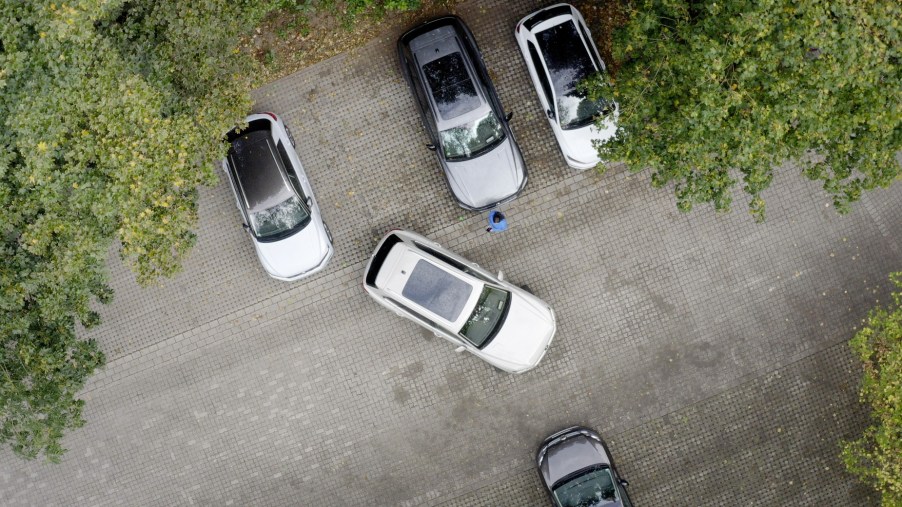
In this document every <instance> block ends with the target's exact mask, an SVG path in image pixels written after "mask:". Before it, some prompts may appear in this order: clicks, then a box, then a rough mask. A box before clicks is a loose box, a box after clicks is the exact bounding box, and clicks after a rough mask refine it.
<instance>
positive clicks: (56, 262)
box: [0, 0, 270, 461]
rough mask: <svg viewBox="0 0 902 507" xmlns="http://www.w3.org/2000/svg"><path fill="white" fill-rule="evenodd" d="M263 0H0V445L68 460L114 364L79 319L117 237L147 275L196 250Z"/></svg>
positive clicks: (102, 295) (243, 94)
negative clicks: (85, 335) (68, 434)
mask: <svg viewBox="0 0 902 507" xmlns="http://www.w3.org/2000/svg"><path fill="white" fill-rule="evenodd" d="M269 8H270V6H269V5H268V4H267V3H265V2H253V1H252V0H237V1H236V0H202V1H192V2H180V1H177V0H154V1H150V0H140V1H125V0H73V1H69V2H66V3H62V2H60V3H57V2H54V1H39V0H32V1H29V2H21V1H16V0H7V1H4V2H2V3H0V123H2V128H0V249H2V258H3V261H2V264H0V312H2V313H0V333H2V334H0V338H2V346H0V407H2V408H0V443H9V444H10V445H11V447H12V449H13V450H14V451H15V452H16V453H18V454H20V455H22V456H25V457H30V458H33V457H36V456H38V455H40V454H43V455H44V456H45V457H46V458H47V459H49V460H51V461H56V460H58V459H59V458H60V457H61V455H62V453H63V452H64V449H63V448H62V446H61V444H60V440H61V438H62V436H63V434H64V432H65V431H66V430H68V429H71V428H76V427H79V426H80V425H82V424H83V423H84V420H83V419H82V417H81V414H82V407H83V401H81V400H78V399H76V396H77V393H78V392H79V390H80V389H81V388H82V387H83V386H84V384H85V382H86V380H87V379H88V377H89V376H90V375H91V374H92V373H93V372H94V371H95V370H96V369H97V368H100V367H102V366H103V364H104V360H105V358H104V355H103V353H102V352H101V351H100V349H99V347H98V345H97V344H96V343H94V342H90V341H81V340H79V339H78V338H77V336H76V332H75V326H76V324H81V325H84V326H85V327H91V326H93V325H96V324H97V323H98V322H99V315H98V314H97V313H96V312H95V311H93V310H92V305H93V304H95V302H100V303H105V302H107V301H109V300H110V298H111V297H112V292H111V290H110V288H109V287H108V286H107V276H108V275H107V273H106V270H105V260H106V256H107V252H108V251H109V249H110V248H111V246H112V245H113V244H114V241H115V242H117V243H118V245H119V250H120V253H121V255H122V257H123V258H124V259H125V261H126V262H128V263H129V264H130V266H131V267H132V269H133V270H134V271H135V273H136V275H137V277H138V280H139V281H140V282H141V283H151V282H153V281H154V280H155V279H157V278H158V277H159V276H169V275H172V274H173V273H175V272H177V271H178V269H179V266H180V263H181V260H182V259H183V258H184V256H185V255H186V254H187V252H188V251H189V249H190V248H191V246H192V244H193V243H194V234H193V233H192V232H191V231H192V229H193V228H194V226H195V223H196V220H197V190H196V189H197V187H198V186H199V185H202V184H211V183H213V182H215V181H216V177H215V172H214V164H215V162H216V161H217V160H219V159H220V158H221V157H222V156H223V155H224V153H225V149H226V148H225V145H224V143H223V142H222V135H223V134H224V133H225V132H226V131H228V130H229V129H230V128H231V127H232V126H234V125H235V124H236V123H238V122H240V121H241V118H242V117H243V116H244V115H245V114H246V112H247V110H249V106H250V98H249V94H248V90H249V89H250V78H249V76H251V75H252V72H250V70H251V68H250V62H249V60H248V58H247V57H246V56H245V55H244V54H242V53H240V52H238V51H237V38H238V36H239V35H240V34H241V33H244V32H245V31H246V30H248V29H250V28H251V27H252V26H253V25H254V23H255V22H256V20H258V19H259V18H260V17H261V16H262V15H263V14H264V13H265V12H266V10H267V9H269Z"/></svg>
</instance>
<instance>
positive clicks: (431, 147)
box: [426, 143, 435, 151]
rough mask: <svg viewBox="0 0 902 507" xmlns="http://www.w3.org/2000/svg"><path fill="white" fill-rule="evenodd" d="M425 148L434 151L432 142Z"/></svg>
mask: <svg viewBox="0 0 902 507" xmlns="http://www.w3.org/2000/svg"><path fill="white" fill-rule="evenodd" d="M426 148H427V149H429V150H430V151H435V145H434V144H432V143H428V144H427V145H426Z"/></svg>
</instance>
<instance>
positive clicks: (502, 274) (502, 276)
mask: <svg viewBox="0 0 902 507" xmlns="http://www.w3.org/2000/svg"><path fill="white" fill-rule="evenodd" d="M498 279H499V280H504V271H499V272H498Z"/></svg>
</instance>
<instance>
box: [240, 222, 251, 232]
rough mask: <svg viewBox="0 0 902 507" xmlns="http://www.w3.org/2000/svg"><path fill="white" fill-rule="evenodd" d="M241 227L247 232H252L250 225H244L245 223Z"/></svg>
mask: <svg viewBox="0 0 902 507" xmlns="http://www.w3.org/2000/svg"><path fill="white" fill-rule="evenodd" d="M241 227H242V228H244V230H245V231H248V230H250V228H251V226H249V225H247V224H244V223H243V224H241Z"/></svg>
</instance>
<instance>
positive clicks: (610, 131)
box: [561, 111, 617, 164]
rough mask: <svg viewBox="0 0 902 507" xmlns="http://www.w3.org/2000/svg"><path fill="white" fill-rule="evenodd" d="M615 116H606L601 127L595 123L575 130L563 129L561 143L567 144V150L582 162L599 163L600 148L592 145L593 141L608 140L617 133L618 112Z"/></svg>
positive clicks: (571, 155)
mask: <svg viewBox="0 0 902 507" xmlns="http://www.w3.org/2000/svg"><path fill="white" fill-rule="evenodd" d="M614 115H615V116H614V118H611V117H608V118H605V119H604V120H603V121H602V123H601V128H598V127H597V126H595V124H594V123H593V124H591V125H587V126H585V127H583V128H578V129H573V130H561V143H562V144H564V145H566V148H567V149H566V150H565V152H566V153H567V155H569V156H570V157H572V158H574V159H575V161H576V162H577V163H580V164H597V163H598V162H600V161H601V159H600V158H599V157H598V150H597V149H596V148H595V146H593V145H592V141H595V140H598V141H602V142H604V141H608V140H610V139H612V138H613V137H614V135H615V134H616V133H617V121H616V117H617V112H616V111H615V113H614Z"/></svg>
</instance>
